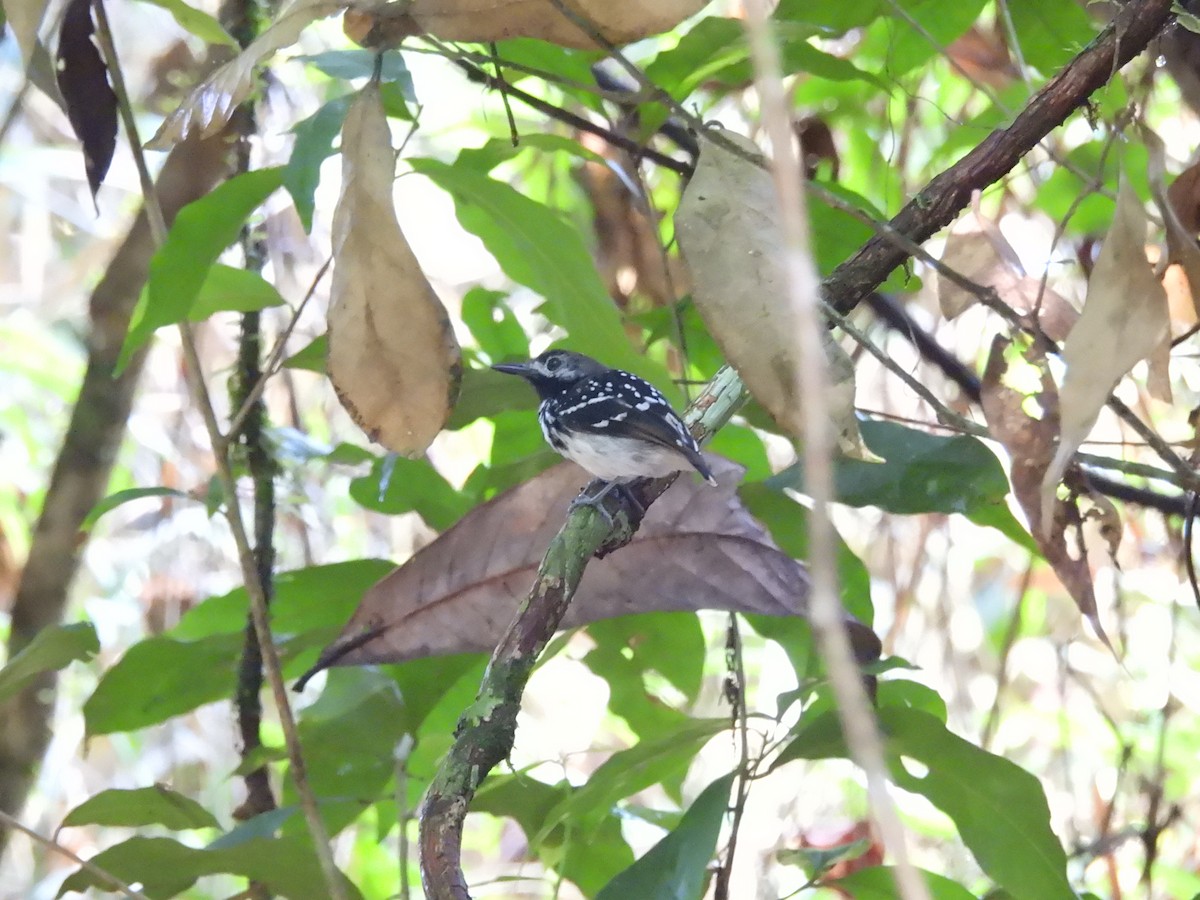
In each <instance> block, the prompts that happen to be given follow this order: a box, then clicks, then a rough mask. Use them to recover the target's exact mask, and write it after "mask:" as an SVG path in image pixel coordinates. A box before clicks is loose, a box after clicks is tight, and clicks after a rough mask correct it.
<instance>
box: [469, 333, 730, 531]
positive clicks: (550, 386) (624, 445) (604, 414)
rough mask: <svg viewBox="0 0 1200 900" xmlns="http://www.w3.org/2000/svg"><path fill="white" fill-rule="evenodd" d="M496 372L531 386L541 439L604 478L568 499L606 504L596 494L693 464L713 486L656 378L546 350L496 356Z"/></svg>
mask: <svg viewBox="0 0 1200 900" xmlns="http://www.w3.org/2000/svg"><path fill="white" fill-rule="evenodd" d="M492 368H493V369H495V370H496V371H497V372H503V373H505V374H507V375H517V376H520V377H521V378H524V379H525V380H526V381H528V382H529V383H530V384H531V385H532V386H533V388H534V390H536V391H537V394H538V397H539V398H540V399H541V404H540V405H539V407H538V423H539V424H540V425H541V427H542V434H543V435H544V436H545V438H546V442H547V443H548V444H549V445H550V446H551V447H553V448H554V449H555V450H556V451H557V452H558V453H559V454H560V455H562V456H564V457H566V458H567V459H569V460H571V461H572V462H575V463H577V464H578V465H579V466H581V467H582V468H583V469H585V470H586V471H587V472H588V473H589V474H591V475H592V476H594V477H596V478H600V479H602V480H604V481H607V482H608V485H606V486H605V487H604V488H603V489H602V490H601V491H599V492H597V493H596V494H594V495H593V496H590V497H589V496H585V495H584V494H581V495H580V496H579V497H578V498H576V500H575V501H574V502H573V503H572V504H571V507H572V508H574V507H576V506H579V505H586V506H593V507H595V508H596V509H597V510H600V511H601V512H602V513H604V515H605V517H606V518H609V520H610V524H611V517H610V516H608V514H607V511H605V510H604V507H603V506H601V505H600V501H601V500H602V499H603V498H604V497H605V496H606V495H607V494H608V493H609V492H610V491H618V490H624V493H625V496H626V497H628V498H629V499H631V500H633V501H634V503H635V505H637V500H636V498H635V497H633V496H632V495H631V494H629V492H628V490H627V489H626V488H625V486H626V485H628V483H629V482H631V481H634V480H635V479H638V478H657V477H661V476H663V475H670V474H672V473H673V472H680V471H683V470H685V469H687V468H689V467H690V468H692V469H695V470H696V471H697V472H699V473H700V475H701V476H702V477H703V478H704V480H705V481H707V482H708V483H709V484H712V485H715V484H716V483H717V480H716V479H715V478H714V477H713V473H712V469H710V468H709V465H708V463H707V462H705V460H704V457H703V456H701V454H700V447H699V446H698V445H697V444H696V439H695V438H694V437H692V435H691V432H689V431H688V429H687V426H686V425H685V424H684V423H683V419H681V418H680V417H679V414H678V413H676V412H675V410H674V409H672V408H671V404H670V403H669V402H668V401H667V399H666V397H664V396H663V395H662V394H661V393H660V392H659V391H658V389H657V388H656V387H654V385H652V384H651V383H650V382H648V381H646V380H645V379H643V378H639V377H638V376H636V375H634V374H632V373H630V372H625V371H623V370H621V369H613V368H610V367H609V366H606V365H604V363H602V362H599V361H597V360H595V359H592V358H591V357H589V356H584V355H583V354H582V353H574V352H572V351H570V350H547V351H546V352H545V353H543V354H541V355H540V356H538V357H535V358H534V359H531V360H529V361H527V362H521V363H498V364H496V365H493V366H492Z"/></svg>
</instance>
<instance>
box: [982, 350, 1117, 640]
mask: <svg viewBox="0 0 1200 900" xmlns="http://www.w3.org/2000/svg"><path fill="white" fill-rule="evenodd" d="M1010 344H1011V342H1010V341H1009V340H1008V339H1007V338H1005V337H1003V336H997V337H996V338H995V339H994V340H993V341H992V349H991V353H990V355H989V356H988V361H987V368H986V369H985V371H984V373H983V383H982V385H981V390H982V398H981V405H982V406H983V414H984V418H986V419H987V424H988V429H989V430H990V431H991V433H992V436H993V437H995V438H996V440H998V441H999V442H1000V443H1001V444H1003V445H1004V449H1006V450H1007V451H1008V454H1009V457H1010V459H1011V460H1012V471H1011V479H1012V487H1013V494H1014V495H1015V496H1016V498H1017V502H1018V503H1020V504H1021V508H1022V509H1023V510H1025V515H1026V516H1028V517H1029V528H1030V531H1031V533H1032V534H1033V538H1034V540H1035V541H1037V544H1038V547H1040V548H1041V551H1042V555H1044V556H1045V557H1046V561H1047V562H1048V563H1050V566H1051V568H1053V569H1054V572H1055V574H1056V575H1058V577H1059V580H1060V581H1062V583H1063V586H1064V587H1066V589H1067V592H1068V593H1070V595H1071V598H1072V599H1073V600H1074V601H1075V605H1076V606H1077V607H1078V608H1079V611H1080V612H1081V613H1083V615H1084V616H1085V617H1086V618H1087V620H1088V621H1089V622H1091V624H1092V627H1093V628H1094V629H1095V631H1096V634H1097V635H1098V636H1099V637H1100V639H1101V640H1102V641H1103V642H1104V643H1105V645H1106V646H1107V647H1108V648H1109V649H1110V650H1112V644H1111V643H1110V642H1109V640H1108V635H1107V634H1106V633H1105V631H1104V628H1103V627H1102V626H1101V625H1100V615H1099V612H1098V611H1097V608H1096V593H1095V589H1094V587H1093V583H1092V572H1091V569H1090V568H1089V566H1088V560H1087V553H1086V551H1085V549H1084V548H1083V547H1082V541H1083V529H1082V526H1083V521H1084V513H1083V512H1082V511H1081V510H1080V508H1079V500H1078V497H1077V496H1075V495H1074V494H1073V495H1072V496H1071V497H1070V498H1069V499H1068V500H1063V499H1060V498H1058V497H1057V496H1052V497H1051V498H1050V499H1051V504H1050V506H1049V507H1045V506H1043V504H1042V493H1041V488H1042V482H1043V479H1044V478H1045V474H1046V469H1047V467H1048V466H1049V465H1050V459H1051V456H1052V455H1053V453H1054V444H1055V440H1056V439H1057V437H1058V431H1059V400H1058V396H1057V392H1056V390H1055V388H1054V381H1053V380H1052V379H1051V378H1050V376H1049V373H1048V372H1047V371H1046V369H1045V366H1044V361H1038V362H1040V363H1041V365H1039V368H1040V369H1041V390H1040V391H1038V392H1037V393H1036V394H1034V395H1033V397H1032V398H1030V397H1026V395H1025V394H1023V393H1021V392H1019V391H1016V390H1014V389H1013V388H1011V387H1009V386H1008V385H1006V384H1005V383H1004V376H1005V375H1006V373H1007V370H1008V367H1007V364H1006V362H1005V354H1006V353H1007V351H1008V350H1009V347H1010ZM1031 401H1032V403H1033V404H1035V405H1036V407H1037V408H1038V410H1039V411H1040V417H1039V418H1033V417H1032V416H1030V415H1029V413H1028V412H1027V411H1026V410H1027V409H1028V408H1030V406H1031ZM1089 496H1090V493H1089ZM1093 505H1094V506H1096V508H1103V510H1104V514H1105V515H1106V516H1115V515H1116V510H1115V509H1113V508H1112V505H1111V504H1107V506H1105V505H1104V504H1101V503H1095V502H1094V503H1093ZM1109 531H1110V533H1111V531H1112V528H1111V526H1110V528H1109ZM1116 531H1117V533H1118V534H1119V532H1120V528H1119V527H1118V528H1117V529H1116ZM1068 533H1070V534H1072V535H1073V536H1074V539H1075V545H1074V547H1073V548H1068V544H1067V535H1068ZM1110 546H1111V544H1110ZM1072 550H1073V551H1074V552H1072ZM1114 652H1115V651H1114Z"/></svg>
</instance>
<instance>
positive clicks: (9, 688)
mask: <svg viewBox="0 0 1200 900" xmlns="http://www.w3.org/2000/svg"><path fill="white" fill-rule="evenodd" d="M99 651H100V641H99V639H98V638H97V637H96V629H95V628H93V627H92V624H91V623H90V622H76V623H74V624H72V625H51V626H48V627H46V628H43V629H42V630H41V631H39V632H38V633H37V634H36V635H35V636H34V638H33V640H32V641H30V642H29V643H28V644H27V645H26V646H25V647H24V648H23V649H22V650H21V651H20V652H19V653H18V654H17V655H16V656H14V657H13V658H12V659H10V660H9V661H8V664H7V665H5V667H4V668H3V669H0V703H2V702H4V701H5V700H7V699H8V698H9V697H11V696H13V694H15V693H17V692H18V691H19V690H21V689H22V688H23V687H25V685H27V684H28V683H29V682H30V680H31V679H33V678H36V677H37V676H38V675H41V674H42V673H43V672H57V671H58V670H59V669H62V668H64V667H66V666H67V665H68V664H69V663H73V662H75V661H76V660H89V659H91V658H92V657H93V656H94V655H95V654H96V653H98V652H99Z"/></svg>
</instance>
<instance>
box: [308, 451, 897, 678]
mask: <svg viewBox="0 0 1200 900" xmlns="http://www.w3.org/2000/svg"><path fill="white" fill-rule="evenodd" d="M709 461H710V462H711V464H712V468H713V473H714V475H715V476H716V479H717V487H716V488H712V487H709V486H708V485H704V484H700V483H699V482H694V481H693V480H692V479H688V478H681V479H680V480H679V481H678V482H676V483H675V485H674V486H673V487H672V488H671V490H669V491H667V492H666V493H665V494H663V496H662V497H661V498H659V500H658V501H657V502H656V503H655V504H654V505H653V506H651V507H650V509H649V510H648V511H647V514H646V517H645V519H644V520H643V521H642V525H641V528H640V529H639V530H638V532H637V533H636V534H635V535H634V536H633V539H632V541H631V542H630V543H629V544H627V545H626V546H625V547H623V548H622V549H621V552H620V553H613V554H610V555H608V556H605V557H604V558H603V559H593V560H591V562H590V563H589V564H588V567H587V569H586V570H585V571H584V573H583V578H582V579H581V581H580V583H579V588H578V590H577V591H576V593H575V596H574V597H573V598H572V600H571V605H570V606H569V607H568V609H567V613H566V616H565V617H564V619H563V621H562V627H563V628H574V627H577V626H579V625H584V624H586V623H588V622H595V621H598V620H601V619H608V618H612V617H614V616H623V615H629V614H631V613H642V612H653V611H670V610H676V611H694V610H698V609H719V610H727V611H736V612H742V613H757V614H760V615H768V616H801V617H804V616H806V615H807V613H808V589H809V585H808V574H807V572H806V571H805V568H804V566H803V564H802V563H799V562H797V561H796V560H794V559H792V558H791V557H790V556H788V555H787V554H785V553H783V552H782V551H781V550H779V549H778V548H777V547H776V546H775V544H774V543H773V542H772V541H771V538H770V537H769V536H768V535H767V533H766V531H764V530H763V528H762V526H761V525H759V524H758V522H757V521H755V519H754V518H753V516H751V515H750V514H749V513H748V512H747V511H746V509H745V507H743V506H742V503H741V501H740V500H739V499H738V494H737V488H738V485H739V484H740V483H741V480H742V475H743V472H742V469H741V467H739V466H737V465H735V464H733V463H731V462H729V461H728V460H725V459H721V458H720V457H710V458H709ZM587 482H588V476H587V475H586V474H585V473H584V472H583V470H582V469H580V468H579V467H577V466H575V465H574V464H572V463H563V464H561V465H558V466H555V467H554V468H552V469H549V470H547V471H545V472H542V473H541V474H540V475H538V476H536V477H535V478H532V479H530V480H529V481H527V482H525V483H523V484H521V485H518V486H517V487H515V488H513V489H512V490H510V491H507V492H506V493H504V494H501V495H500V496H498V497H496V498H494V499H493V500H491V501H489V502H487V503H485V504H483V505H482V506H479V507H476V508H475V509H474V510H472V511H471V512H470V513H468V514H467V515H466V516H464V517H463V518H462V519H461V520H460V521H459V522H458V523H457V524H456V525H455V526H454V527H453V528H451V529H450V530H449V531H447V532H445V533H444V534H442V535H441V536H440V537H438V538H437V540H435V541H434V542H433V543H431V544H429V545H428V546H426V547H424V548H423V549H421V550H420V551H418V552H417V554H416V555H415V556H413V557H412V558H411V559H410V560H409V561H408V562H406V563H405V564H404V565H402V566H400V567H399V568H398V569H396V571H394V572H392V573H391V574H390V575H388V576H387V577H385V578H384V579H383V580H382V581H380V582H379V583H378V584H376V585H375V586H374V587H372V588H371V589H370V590H369V591H367V593H366V594H365V595H364V596H363V599H362V602H361V603H360V604H359V606H358V608H357V609H356V610H355V612H354V615H353V616H352V617H351V619H350V621H349V622H348V623H347V624H346V627H345V628H343V629H342V634H341V636H340V637H338V639H337V640H336V641H334V642H333V644H331V645H330V646H329V647H328V648H327V649H326V651H325V652H324V653H323V654H322V655H321V659H320V661H318V663H317V665H316V667H315V668H314V671H319V670H320V669H323V668H326V667H328V666H331V665H365V664H369V663H384V662H403V661H404V660H408V659H416V658H419V657H426V656H439V655H443V654H450V653H479V652H486V651H488V650H491V649H492V648H493V647H494V646H495V645H496V644H497V643H498V642H499V640H500V638H501V636H503V634H504V633H505V630H506V629H507V628H508V626H509V624H510V623H511V622H512V620H513V617H514V616H515V615H516V612H517V609H518V608H519V606H520V604H521V601H522V600H524V599H525V597H526V595H527V594H528V592H529V590H530V588H531V587H532V586H533V583H534V579H535V578H536V577H537V571H538V566H539V565H540V564H541V561H542V556H543V555H544V554H545V552H546V548H547V547H548V546H549V545H550V543H551V541H552V539H553V538H554V536H555V534H556V533H557V532H558V530H559V529H560V528H561V527H562V522H563V513H564V511H565V510H566V508H567V505H568V504H569V503H570V501H571V499H572V498H573V497H574V496H575V494H576V492H577V491H578V490H579V488H580V487H581V486H582V485H584V484H586V483H587ZM846 624H847V627H848V628H849V630H850V637H851V641H852V643H853V644H854V648H855V653H856V656H857V657H858V658H859V660H860V661H867V660H870V659H874V658H877V657H878V655H879V648H880V645H879V639H878V637H876V635H875V634H874V633H873V632H872V631H871V629H869V628H868V627H867V626H865V625H864V624H863V623H861V622H859V621H858V620H857V619H853V618H847V623H846Z"/></svg>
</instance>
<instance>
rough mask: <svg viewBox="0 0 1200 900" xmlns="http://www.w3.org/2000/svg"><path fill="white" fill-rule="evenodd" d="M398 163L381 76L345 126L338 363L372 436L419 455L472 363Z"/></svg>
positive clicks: (336, 288)
mask: <svg viewBox="0 0 1200 900" xmlns="http://www.w3.org/2000/svg"><path fill="white" fill-rule="evenodd" d="M395 166H396V162H395V153H394V151H393V150H392V144H391V133H390V132H389V130H388V122H387V115H386V114H385V113H384V110H383V104H382V103H381V102H380V99H379V89H378V86H376V85H368V86H367V87H365V88H364V89H363V90H362V92H361V93H360V94H359V96H358V98H357V99H356V100H355V101H354V104H353V105H352V106H351V107H350V110H349V112H348V113H347V115H346V122H345V125H344V126H343V128H342V196H341V197H340V198H339V199H338V204H337V208H336V209H335V210H334V213H333V259H334V269H333V289H332V296H331V300H330V305H329V360H328V372H329V378H330V380H331V381H332V382H333V386H334V389H335V390H336V391H337V395H338V399H339V400H341V402H342V405H343V406H344V407H346V410H347V411H348V412H349V413H350V415H351V416H352V417H353V419H354V421H355V422H357V423H358V424H359V426H360V427H361V428H362V429H363V431H365V432H366V433H367V434H368V435H369V436H370V437H371V439H372V440H374V441H378V442H379V443H381V444H383V445H384V446H385V447H387V448H388V449H389V450H393V451H395V452H396V453H400V454H403V455H405V456H413V455H416V454H420V453H423V452H424V451H425V449H426V448H427V447H428V446H429V444H430V442H431V441H432V440H433V439H434V437H436V436H437V433H438V432H439V431H440V430H441V428H442V426H443V425H444V424H445V422H446V419H447V417H448V416H449V415H450V409H451V407H452V406H453V404H454V401H455V399H456V398H457V396H458V387H459V382H460V380H461V377H462V363H461V356H460V353H459V347H458V342H457V340H455V337H454V330H453V328H452V327H451V325H450V319H449V317H448V316H447V315H446V310H445V308H444V307H443V306H442V304H441V301H440V300H438V298H437V295H436V294H435V293H434V290H433V288H432V286H430V284H429V282H428V280H427V279H426V278H425V275H424V273H423V272H422V271H421V267H420V265H419V264H418V263H417V259H416V257H415V256H414V255H413V252H412V249H411V248H410V247H409V245H408V241H407V240H405V238H404V234H403V232H401V230H400V225H399V223H398V222H397V220H396V211H395V209H394V208H393V205H392V181H393V178H394V176H395Z"/></svg>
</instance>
